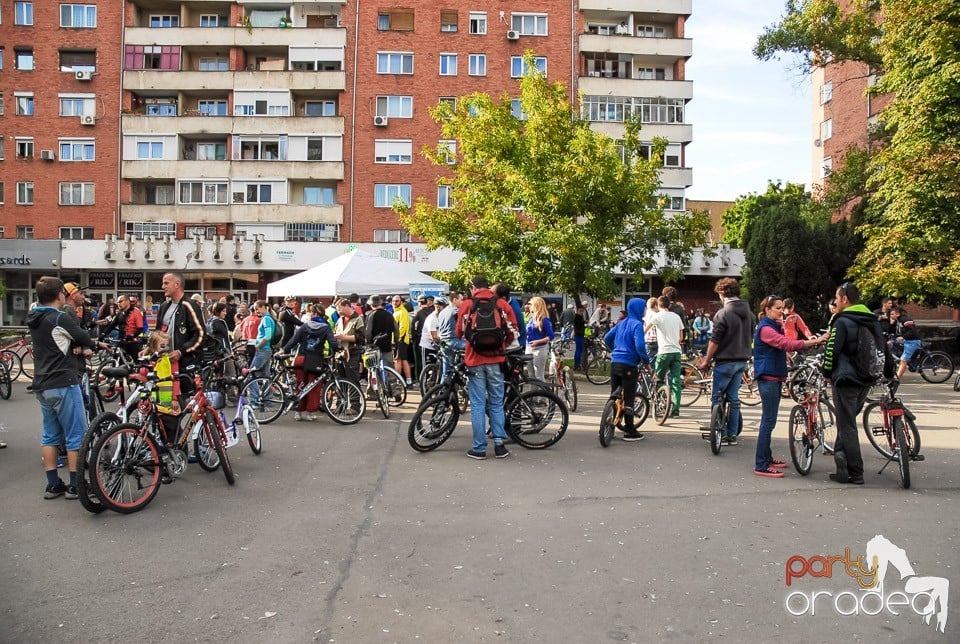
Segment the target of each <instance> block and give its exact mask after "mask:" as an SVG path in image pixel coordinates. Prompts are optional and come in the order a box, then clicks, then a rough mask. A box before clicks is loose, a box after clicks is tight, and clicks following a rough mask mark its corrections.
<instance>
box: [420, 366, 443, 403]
mask: <svg viewBox="0 0 960 644" xmlns="http://www.w3.org/2000/svg"><path fill="white" fill-rule="evenodd" d="M440 374H441V369H440V365H439V364H437V363H433V364H428V365H427V366H426V367H424V368H423V371H422V372H421V373H420V383H419V386H420V396H422V397H424V398H425V397H426V395H427V392H428V391H430V390H431V389H433V388H434V387H436V386H437V385H438V384H440Z"/></svg>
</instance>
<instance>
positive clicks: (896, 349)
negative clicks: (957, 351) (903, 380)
mask: <svg viewBox="0 0 960 644" xmlns="http://www.w3.org/2000/svg"><path fill="white" fill-rule="evenodd" d="M890 353H892V354H893V356H894V358H896V359H897V360H899V359H900V356H901V355H903V343H902V342H896V341H893V342H891V343H890ZM907 368H908V369H909V370H910V372H911V373H918V372H919V373H920V377H921V378H923V379H924V380H926V381H927V382H931V383H940V382H946V381H947V380H949V379H950V376H952V375H953V370H954V366H953V358H951V357H950V356H949V354H947V353H945V352H943V351H931V350H929V349H927V348H926V347H924V346H923V345H920V347H919V348H918V349H917V350H916V351H915V352H914V353H913V355H912V356H910V360H909V361H908V362H907Z"/></svg>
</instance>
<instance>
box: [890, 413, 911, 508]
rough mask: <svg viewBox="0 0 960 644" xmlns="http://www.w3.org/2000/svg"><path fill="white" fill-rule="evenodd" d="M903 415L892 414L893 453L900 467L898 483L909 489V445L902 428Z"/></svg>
mask: <svg viewBox="0 0 960 644" xmlns="http://www.w3.org/2000/svg"><path fill="white" fill-rule="evenodd" d="M903 418H904V417H903V416H894V417H893V418H892V419H891V421H892V422H893V440H894V442H895V443H896V450H895V452H894V453H895V455H896V457H897V465H898V467H899V469H900V485H901V486H902V487H903V489H904V490H909V489H910V445H909V444H907V436H906V432H905V431H904V428H903Z"/></svg>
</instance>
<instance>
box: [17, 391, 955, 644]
mask: <svg viewBox="0 0 960 644" xmlns="http://www.w3.org/2000/svg"><path fill="white" fill-rule="evenodd" d="M580 384H581V388H582V391H581V393H582V405H581V408H580V410H579V411H578V412H577V413H575V414H573V416H572V422H571V426H570V429H569V431H568V432H567V435H566V436H565V437H564V439H563V440H562V441H561V442H560V443H558V444H557V445H556V446H554V447H552V448H550V449H547V450H542V451H528V450H525V449H523V448H521V447H519V446H513V447H512V449H511V451H512V455H511V457H510V458H508V459H505V460H495V459H493V458H490V459H488V460H486V461H482V462H478V461H474V460H470V459H468V458H466V456H465V452H466V450H467V449H469V447H470V443H471V438H470V429H469V424H468V422H461V425H460V427H459V428H458V429H457V431H456V433H455V434H454V435H453V437H452V438H451V439H450V440H449V441H448V442H447V443H446V444H445V445H444V446H443V447H441V448H440V449H439V450H437V451H435V452H432V453H429V454H418V453H415V452H414V451H413V450H411V449H410V447H409V446H408V444H407V422H406V421H407V420H408V419H409V417H410V414H411V413H412V402H411V403H408V407H409V408H410V409H407V410H404V411H403V413H400V414H398V415H397V416H396V417H395V418H391V420H389V421H387V420H383V419H382V417H380V416H379V414H378V413H377V412H376V411H375V410H373V409H371V410H370V411H368V416H367V419H365V420H364V421H363V422H362V423H361V424H359V425H357V426H354V427H352V428H343V427H339V426H335V425H333V424H332V423H331V422H330V421H329V420H326V419H322V420H319V421H317V422H313V423H308V422H303V423H295V422H293V420H292V418H291V417H289V416H288V417H285V418H284V419H282V420H281V421H280V422H278V423H275V424H274V425H272V426H269V427H267V428H265V431H264V451H263V454H262V455H260V456H254V455H253V454H252V453H251V452H250V451H249V449H248V448H247V447H246V444H245V443H240V444H239V445H237V446H236V447H234V448H232V449H231V460H232V461H233V463H234V468H235V470H236V472H237V476H238V481H237V484H236V486H234V487H228V486H227V484H226V482H225V480H224V478H223V476H222V474H221V473H220V472H214V473H211V474H208V473H206V472H203V471H202V470H200V469H199V468H197V467H196V466H190V468H189V469H188V471H187V473H186V475H185V476H184V477H183V478H181V479H180V480H178V481H176V482H175V483H174V484H173V485H168V486H163V488H162V489H161V490H160V492H159V494H158V495H157V497H156V499H155V500H154V501H153V503H152V504H151V505H150V506H149V507H148V508H147V509H146V510H144V511H143V512H140V513H138V514H134V515H128V516H123V515H119V514H114V513H111V512H105V513H103V514H101V515H98V516H94V515H91V514H88V513H87V512H85V511H84V510H83V509H82V508H81V507H80V505H79V504H78V503H76V502H73V501H66V500H65V499H63V498H62V497H61V498H59V499H55V500H49V501H48V500H44V499H43V498H42V492H43V486H44V477H43V473H42V470H41V467H40V466H39V463H38V460H39V452H40V450H39V434H40V432H39V412H38V408H37V405H36V402H35V401H34V400H33V399H32V398H31V397H30V396H29V395H28V394H27V393H26V392H25V391H24V386H23V384H18V385H17V386H16V388H15V392H14V395H13V398H12V399H11V400H9V401H0V423H2V430H3V431H2V432H0V440H4V441H6V442H7V443H8V444H9V447H7V448H6V449H5V450H2V451H0V490H2V494H0V579H2V582H0V642H16V643H21V642H61V641H91V642H128V641H141V642H187V641H204V642H206V641H216V642H222V641H229V642H268V641H269V642H311V641H320V642H349V643H353V642H361V643H367V642H370V643H379V642H384V643H388V642H564V643H566V642H577V643H579V642H605V641H614V642H620V641H622V642H662V641H676V642H703V641H711V640H716V641H722V642H772V641H777V642H818V641H822V642H836V641H846V642H854V641H856V642H861V641H862V642H956V641H960V636H958V635H957V634H958V633H960V602H958V599H957V598H958V596H960V591H958V586H960V548H958V541H960V520H958V511H957V510H958V503H957V497H958V486H960V468H958V465H957V464H958V462H960V452H958V449H960V430H958V425H960V413H958V405H957V401H958V396H960V394H957V393H955V392H953V391H952V389H951V387H950V383H946V384H944V385H929V384H925V383H922V382H919V381H914V380H908V382H907V384H905V385H904V386H903V387H902V389H901V393H902V394H903V397H904V400H905V401H906V402H907V404H908V405H909V406H910V407H911V408H912V409H913V410H914V411H915V412H916V413H917V415H918V425H919V426H920V428H921V432H922V436H923V453H924V454H925V455H926V461H924V462H922V463H915V464H914V467H913V478H914V486H913V488H912V489H910V490H908V491H904V490H901V489H899V487H898V476H897V473H896V470H895V469H894V467H893V466H891V467H889V468H887V470H886V471H885V472H884V473H883V474H882V475H878V474H877V471H878V470H879V469H880V468H881V466H882V465H883V462H882V461H881V460H880V459H879V456H878V455H876V453H875V452H873V450H872V448H871V447H870V446H869V445H868V444H867V443H866V441H865V440H863V441H862V443H863V448H864V455H865V457H866V462H867V474H866V478H867V483H866V485H865V486H863V487H854V486H839V485H836V484H833V483H831V482H829V481H828V480H827V473H828V472H829V471H831V465H832V463H831V462H830V461H829V459H827V458H824V457H823V456H822V455H818V456H817V457H816V458H815V461H814V464H813V471H812V472H811V474H810V475H809V476H807V477H801V476H799V475H798V474H796V472H794V471H793V469H792V468H791V469H788V470H787V476H786V478H784V479H765V478H760V477H756V476H754V475H753V474H752V469H753V456H754V447H755V443H756V429H757V423H758V420H759V408H748V409H747V411H746V416H745V418H746V423H745V431H744V437H742V440H741V444H740V445H739V446H737V447H729V448H724V449H723V451H722V452H721V454H720V455H719V456H712V455H711V454H710V451H709V447H708V444H707V442H706V441H704V440H702V439H701V438H700V434H699V429H698V421H700V420H706V419H707V417H708V406H707V402H706V401H705V400H702V401H700V402H699V403H698V404H697V405H695V406H694V407H692V408H689V409H684V410H683V418H682V419H680V420H671V421H670V422H668V424H667V426H666V427H655V426H653V424H652V421H648V422H647V423H646V424H645V425H644V426H643V427H642V428H641V430H642V431H644V432H645V433H646V436H647V438H646V440H644V441H642V442H640V443H625V442H622V441H616V442H615V443H614V444H613V445H612V446H611V447H610V448H608V449H603V448H601V447H600V445H599V443H598V441H597V422H598V421H597V418H598V416H599V409H600V406H601V405H602V401H603V398H604V395H605V390H604V388H600V387H593V386H592V385H589V384H588V383H586V382H585V381H581V383H580ZM414 399H415V398H414V397H411V401H413V400H414ZM790 404H791V403H790V402H789V401H786V400H785V401H784V404H783V405H782V407H781V412H780V423H779V424H778V426H777V430H776V433H775V440H774V452H775V455H777V456H779V457H780V458H783V459H784V460H787V461H789V454H788V452H787V446H786V440H785V437H786V431H787V412H788V411H789V407H790ZM491 452H492V449H491ZM64 475H65V474H64ZM875 535H884V536H885V537H887V538H888V539H889V540H890V541H892V542H893V543H894V544H896V545H897V546H899V547H900V548H903V549H904V550H905V551H906V555H907V557H908V558H909V562H911V563H912V565H913V568H914V569H915V575H919V576H920V577H924V576H939V577H945V578H947V579H948V580H949V581H950V582H952V588H951V589H950V593H949V601H948V606H949V607H950V608H951V609H952V610H951V611H950V612H951V614H952V617H950V618H948V620H947V623H946V625H945V633H944V634H941V633H939V632H937V631H936V630H935V626H934V624H929V625H928V624H925V623H924V621H923V619H922V618H921V617H919V616H918V615H917V614H915V612H913V611H911V610H910V607H909V606H908V607H906V609H905V608H904V607H902V606H900V607H896V606H891V608H892V610H894V611H896V612H899V613H900V614H899V615H898V616H894V615H892V614H891V613H890V612H887V611H886V610H881V612H880V614H878V615H875V616H867V615H863V614H860V615H852V616H842V615H840V614H838V611H837V609H836V607H835V605H834V603H833V601H834V600H833V599H831V598H830V596H828V595H821V596H819V597H818V598H817V599H816V600H815V602H814V609H815V615H812V616H811V615H810V614H809V610H808V609H807V608H806V607H805V605H804V601H805V597H806V598H809V595H810V593H811V592H816V591H823V592H824V593H826V592H832V593H833V596H834V597H836V595H839V594H840V593H842V592H843V591H855V592H856V595H855V596H854V598H851V597H850V596H849V595H848V596H846V597H845V598H841V599H840V603H839V607H840V610H841V611H843V612H850V611H851V606H852V605H853V602H854V601H855V599H856V597H858V596H860V592H859V591H857V585H856V582H855V581H854V580H853V578H852V577H850V576H849V575H848V574H847V573H846V572H845V571H844V566H843V564H842V563H836V564H835V565H833V566H832V567H829V568H828V570H829V571H831V572H832V573H833V574H832V576H831V577H829V578H827V577H820V578H814V577H812V576H810V575H809V574H808V575H806V576H799V577H796V578H793V579H792V580H791V581H792V584H791V586H790V587H789V588H788V587H787V586H786V583H785V579H786V571H785V566H786V564H787V562H788V561H792V562H793V565H794V567H795V568H796V570H798V571H802V572H810V571H811V570H812V571H819V572H820V573H821V574H823V571H824V567H823V565H822V564H819V565H817V564H816V563H811V562H809V558H811V557H813V556H815V555H822V556H829V555H843V554H844V550H845V548H847V547H849V548H850V550H851V554H852V556H853V557H854V558H855V557H857V556H858V555H862V554H863V553H864V552H865V550H864V549H865V547H866V544H867V541H868V540H870V539H871V538H873V537H874V536H875ZM798 555H799V556H802V557H803V558H804V559H798V558H796V556H798ZM791 557H794V559H792V560H791ZM913 575H914V573H911V576H913ZM903 584H904V582H902V581H900V580H899V575H898V574H897V571H896V570H895V569H893V568H891V569H890V572H888V573H887V576H886V578H885V586H884V591H883V592H884V593H887V594H889V593H891V592H893V591H894V590H901V589H903V587H904V586H903ZM794 591H798V592H800V593H804V596H803V597H801V596H799V595H798V596H794V597H793V598H792V599H791V602H792V603H791V604H790V606H791V607H792V609H793V611H794V612H798V613H802V614H801V615H799V616H794V615H791V614H790V612H788V610H787V608H786V600H787V596H788V594H789V593H791V592H794ZM911 597H912V595H911ZM896 599H897V598H896V597H895V598H894V602H893V603H894V604H896ZM863 607H864V608H865V609H866V610H867V612H873V611H874V610H876V608H875V607H874V602H871V603H869V604H868V603H867V602H866V600H864V603H863ZM919 610H920V611H921V612H922V610H923V601H920V605H919Z"/></svg>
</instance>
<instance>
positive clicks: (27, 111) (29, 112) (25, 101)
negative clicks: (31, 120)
mask: <svg viewBox="0 0 960 644" xmlns="http://www.w3.org/2000/svg"><path fill="white" fill-rule="evenodd" d="M13 100H14V110H13V113H14V114H16V115H17V116H33V115H34V114H35V113H36V111H37V100H36V99H35V98H34V96H33V92H14V93H13ZM21 101H22V102H21ZM21 105H22V106H23V109H22V110H21Z"/></svg>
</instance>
